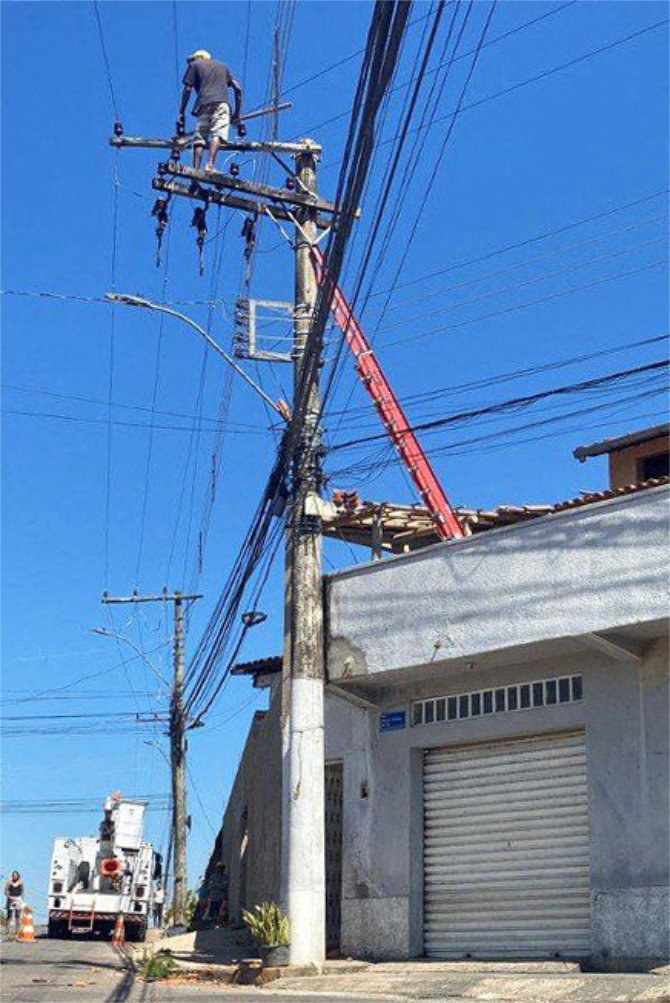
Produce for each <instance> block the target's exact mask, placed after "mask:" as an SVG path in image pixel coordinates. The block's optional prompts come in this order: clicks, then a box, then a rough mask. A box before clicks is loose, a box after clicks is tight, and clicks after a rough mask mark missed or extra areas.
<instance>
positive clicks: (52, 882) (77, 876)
mask: <svg viewBox="0 0 670 1003" xmlns="http://www.w3.org/2000/svg"><path fill="white" fill-rule="evenodd" d="M146 807H147V806H146V803H145V802H141V801H131V800H128V799H126V798H123V797H121V795H120V794H118V793H115V794H112V795H111V796H110V797H108V798H107V799H106V800H105V802H104V805H103V810H104V817H103V820H102V822H101V823H100V828H99V833H98V835H97V836H78V837H76V838H75V839H69V838H65V837H58V838H57V839H55V840H54V849H53V855H52V857H51V871H50V874H49V905H48V914H49V936H50V937H65V936H69V935H70V934H73V933H88V934H92V933H94V932H99V933H102V934H112V933H113V931H114V927H115V925H116V922H117V919H118V917H119V915H121V916H122V917H123V921H124V928H125V936H126V938H127V939H128V940H134V941H141V940H144V938H145V935H146V931H147V923H148V920H149V913H150V910H151V906H152V903H153V898H154V893H155V890H156V888H157V886H158V884H159V883H160V881H161V879H162V875H161V858H160V854H158V853H155V852H154V849H153V847H152V845H151V843H148V842H146V841H145V840H144V839H143V833H144V814H145V811H146Z"/></svg>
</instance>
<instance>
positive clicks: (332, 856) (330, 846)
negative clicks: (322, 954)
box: [326, 763, 342, 951]
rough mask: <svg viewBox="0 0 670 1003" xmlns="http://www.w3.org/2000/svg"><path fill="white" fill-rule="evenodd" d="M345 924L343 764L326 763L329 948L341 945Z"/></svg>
mask: <svg viewBox="0 0 670 1003" xmlns="http://www.w3.org/2000/svg"><path fill="white" fill-rule="evenodd" d="M341 926H342V763H326V947H327V948H328V949H329V950H331V951H334V950H338V951H339V948H340V928H341Z"/></svg>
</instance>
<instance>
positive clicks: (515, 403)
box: [331, 359, 670, 453]
mask: <svg viewBox="0 0 670 1003" xmlns="http://www.w3.org/2000/svg"><path fill="white" fill-rule="evenodd" d="M669 363H670V360H668V359H660V360H658V359H657V360H655V361H653V362H648V363H645V364H644V365H639V366H633V367H630V368H628V369H622V370H617V371H616V372H614V373H607V374H606V375H603V376H596V377H593V378H592V379H588V380H580V381H578V382H576V383H569V384H566V385H563V386H559V387H551V388H549V389H547V390H540V391H538V392H536V393H534V394H524V395H523V396H518V397H513V398H511V399H508V400H505V401H498V402H497V403H495V404H489V405H487V406H485V407H480V408H470V409H468V410H466V411H461V412H459V413H458V414H453V415H449V416H446V417H442V418H435V419H432V420H430V421H423V422H417V423H415V424H414V425H412V426H410V431H412V432H427V431H431V430H434V429H438V428H444V427H445V426H447V425H452V424H457V423H460V422H463V421H464V420H465V421H468V420H471V419H473V418H477V417H481V416H482V415H485V414H486V415H488V414H494V413H495V414H500V413H505V412H507V411H510V410H517V409H519V408H521V407H529V406H531V405H533V404H535V403H536V402H537V401H540V400H545V399H547V398H549V397H556V396H565V395H569V394H574V393H580V392H583V391H589V390H592V389H594V388H596V387H601V386H603V385H606V384H612V383H620V382H621V381H622V380H625V379H626V378H628V377H631V376H637V375H640V374H644V373H653V372H657V371H659V370H661V369H667V368H668V365H669ZM386 438H387V433H386V432H377V433H374V434H372V435H366V436H363V437H360V438H356V439H348V440H346V441H345V442H339V443H335V444H333V445H331V452H333V453H334V452H339V451H340V450H342V449H350V448H351V447H352V446H359V445H366V444H367V443H369V442H374V441H378V440H380V439H381V440H385V439H386Z"/></svg>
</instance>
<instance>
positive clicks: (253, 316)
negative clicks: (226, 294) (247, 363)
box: [235, 299, 293, 362]
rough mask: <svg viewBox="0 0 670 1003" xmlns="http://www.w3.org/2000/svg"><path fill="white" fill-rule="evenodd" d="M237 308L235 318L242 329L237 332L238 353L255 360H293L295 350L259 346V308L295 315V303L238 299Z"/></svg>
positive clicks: (289, 315)
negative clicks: (278, 349) (288, 350)
mask: <svg viewBox="0 0 670 1003" xmlns="http://www.w3.org/2000/svg"><path fill="white" fill-rule="evenodd" d="M236 307H237V309H236V310H235V320H236V321H237V323H238V324H239V325H240V327H241V329H242V330H241V331H240V332H239V333H238V334H236V336H235V337H236V340H238V341H239V342H240V343H241V345H240V348H239V350H238V349H236V350H235V354H236V355H241V356H243V357H245V358H247V359H253V360H254V361H255V362H293V352H292V351H291V352H273V351H266V350H265V349H262V348H258V312H257V311H258V308H259V307H260V308H261V309H262V310H268V311H269V312H270V313H272V312H273V311H274V312H276V313H277V314H284V315H285V316H287V317H289V318H292V317H293V304H292V303H284V302H282V301H281V300H256V299H248V300H238V301H237V304H236Z"/></svg>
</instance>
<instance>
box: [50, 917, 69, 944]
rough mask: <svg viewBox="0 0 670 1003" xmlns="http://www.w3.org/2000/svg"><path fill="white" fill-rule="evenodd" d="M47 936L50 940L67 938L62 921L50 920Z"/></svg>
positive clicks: (65, 926)
mask: <svg viewBox="0 0 670 1003" xmlns="http://www.w3.org/2000/svg"><path fill="white" fill-rule="evenodd" d="M47 934H48V936H49V938H50V939H51V940H63V939H64V938H65V937H67V925H66V924H65V923H64V922H63V920H62V919H61V920H59V919H50V920H49V924H48V927H47Z"/></svg>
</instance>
